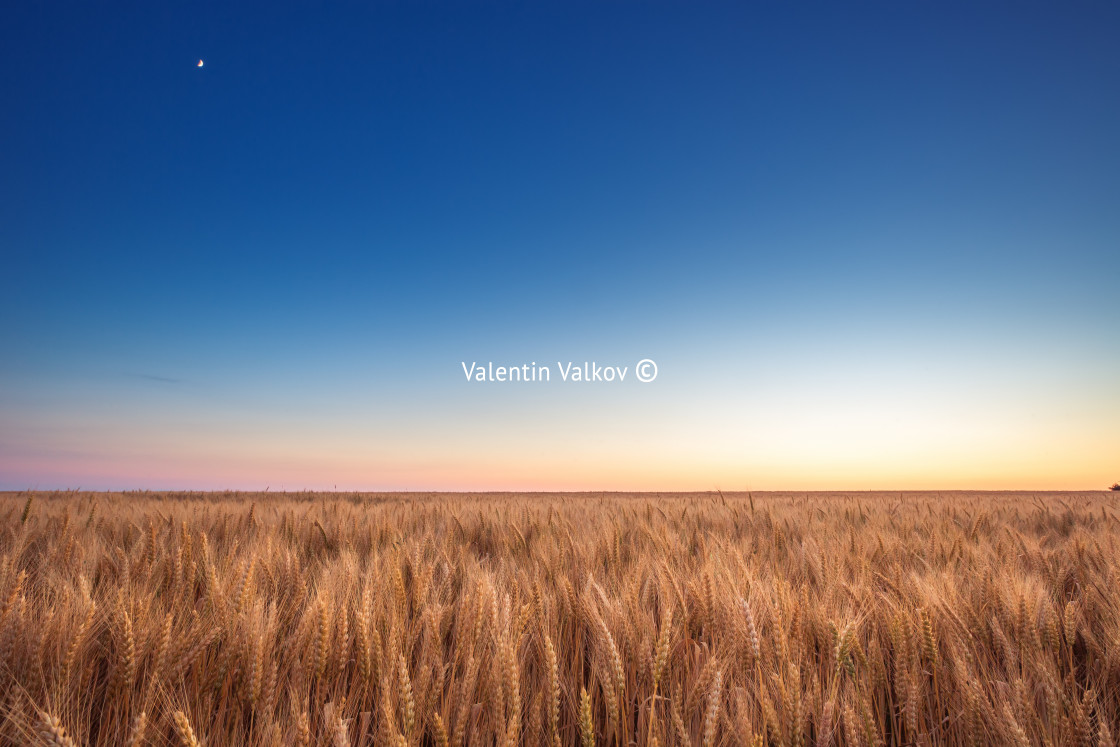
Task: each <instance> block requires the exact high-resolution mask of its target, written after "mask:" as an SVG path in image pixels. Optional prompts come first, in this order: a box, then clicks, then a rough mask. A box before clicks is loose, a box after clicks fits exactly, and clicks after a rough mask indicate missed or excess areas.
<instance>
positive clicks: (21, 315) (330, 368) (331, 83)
mask: <svg viewBox="0 0 1120 747" xmlns="http://www.w3.org/2000/svg"><path fill="white" fill-rule="evenodd" d="M2 14H3V15H2V19H0V66H2V69H3V70H4V74H3V76H2V77H0V93H2V101H3V106H0V143H2V144H3V145H2V147H0V257H2V266H3V268H4V269H3V271H2V272H0V278H2V282H3V294H2V296H0V489H13V490H21V489H26V488H39V489H61V488H68V487H69V488H77V487H81V488H85V489H135V488H151V489H171V488H193V489H202V488H205V489H224V488H239V489H264V488H266V487H268V488H270V489H272V490H281V489H287V490H298V489H305V488H311V489H334V488H337V489H339V490H404V489H408V490H568V489H570V490H665V491H668V490H710V489H716V488H720V489H723V490H744V489H750V490H767V489H776V490H800V489H805V490H825V489H836V490H857V489H1040V490H1041V489H1078V490H1080V489H1096V488H1104V487H1107V486H1108V485H1110V484H1112V482H1114V481H1116V480H1120V302H1118V300H1117V295H1116V289H1117V281H1118V280H1120V138H1118V137H1117V136H1116V133H1118V132H1120V97H1118V96H1117V95H1116V92H1117V90H1120V45H1118V44H1117V43H1116V39H1117V38H1120V6H1118V5H1117V4H1115V3H1105V2H1074V3H1035V2H1016V3H1011V2H980V3H977V2H937V3H933V2H921V1H915V2H897V0H892V1H891V2H859V3H834V2H829V3H826V2H819V3H818V2H804V3H788V2H769V1H768V2H757V3H756V2H748V3H743V2H734V3H717V2H704V3H684V2H680V3H668V2H648V3H637V2H622V1H618V2H616V1H614V0H598V1H597V2H577V1H575V0H563V1H562V2H552V1H550V0H541V1H539V2H536V1H534V2H490V1H489V0H479V1H478V2H452V3H436V2H426V1H423V0H420V1H417V2H403V1H399V2H363V3H353V4H350V3H329V4H318V3H315V4H312V3H307V4H302V3H300V4H297V3H289V2H269V3H252V2H245V3H228V2H189V3H188V2H181V1H178V0H168V1H167V2H159V3H152V2H149V1H147V0H145V1H144V2H131V1H129V0H125V1H123V2H115V3H111V4H103V3H79V2H52V3H15V4H9V6H6V7H5V9H4V10H3V11H2ZM199 60H203V61H204V65H203V66H202V67H199V66H198V62H199ZM643 359H649V360H652V361H655V362H656V366H657V377H656V379H654V380H653V381H649V382H642V381H639V380H637V368H636V367H637V364H638V362H639V361H641V360H643ZM585 361H586V362H588V363H589V364H590V363H591V362H594V363H595V364H596V365H599V366H618V367H619V368H622V367H625V368H626V369H627V377H626V378H625V379H624V380H622V381H614V382H602V381H588V382H583V381H581V382H575V381H570V380H569V381H564V380H563V379H562V378H561V376H560V369H561V368H563V367H564V366H566V365H568V363H569V362H574V363H575V365H576V367H580V368H582V366H583V364H584V362H585ZM534 362H535V363H536V364H537V366H538V367H547V368H548V369H549V373H550V378H549V380H548V381H546V382H542V381H536V382H533V381H529V382H525V381H522V382H508V381H507V382H502V381H476V380H468V377H467V375H466V374H465V372H464V365H465V366H466V367H467V368H468V369H469V368H470V366H471V365H472V364H478V365H479V366H488V365H489V364H490V363H492V364H493V365H494V366H522V365H523V364H532V363H534Z"/></svg>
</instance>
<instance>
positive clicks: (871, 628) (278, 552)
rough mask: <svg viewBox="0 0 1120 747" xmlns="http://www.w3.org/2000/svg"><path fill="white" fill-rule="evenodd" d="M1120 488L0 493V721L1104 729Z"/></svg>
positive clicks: (1118, 686)
mask: <svg viewBox="0 0 1120 747" xmlns="http://www.w3.org/2000/svg"><path fill="white" fill-rule="evenodd" d="M1114 497H1115V496H1114V494H1113V495H1109V494H1108V493H1085V494H1070V493H1062V494H1029V493H976V494H959V493H958V494H952V493H946V494H917V493H907V494H898V493H891V494H885V493H859V494H852V493H849V494H841V493H837V494H807V495H803V494H758V493H756V494H753V495H751V494H745V493H743V494H738V493H737V494H730V493H729V494H725V495H720V494H718V493H717V494H714V495H713V494H663V495H653V494H633V495H630V494H604V495H597V494H596V495H589V494H579V495H576V494H527V495H481V494H468V495H450V494H447V495H442V494H441V495H392V494H388V495H374V494H338V493H333V494H314V493H307V494H291V493H289V494H281V495H276V494H267V493H257V494H245V493H240V494H237V493H224V494H218V493H194V494H187V493H170V494H162V493H147V492H141V493H112V494H107V493H54V494H47V493H35V494H28V493H22V494H15V493H8V494H3V495H0V700H2V702H0V709H2V710H0V718H2V721H0V744H3V745H16V744H20V745H23V744H46V745H61V746H65V745H95V744H96V745H182V746H183V747H192V746H193V745H269V746H271V745H285V746H288V745H298V746H303V745H312V744H314V745H334V746H341V745H391V746H393V747H398V746H399V747H404V746H406V745H407V746H415V745H440V746H443V745H454V746H455V747H461V746H463V745H471V746H475V745H548V746H549V747H556V746H558V745H581V746H590V745H698V746H702V747H712V746H713V745H784V746H787V747H793V746H795V745H813V744H817V745H830V744H836V745H860V746H861V747H873V746H874V745H910V744H914V745H937V744H949V745H958V744H960V745H984V744H995V745H1004V744H1006V745H1017V746H1021V745H1036V744H1043V745H1110V744H1113V740H1114V735H1115V734H1117V732H1118V730H1120V721H1118V717H1120V572H1118V568H1117V566H1118V564H1117V560H1118V558H1120V555H1118V553H1117V547H1116V537H1117V519H1116V514H1115V509H1114V507H1113V499H1114Z"/></svg>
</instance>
